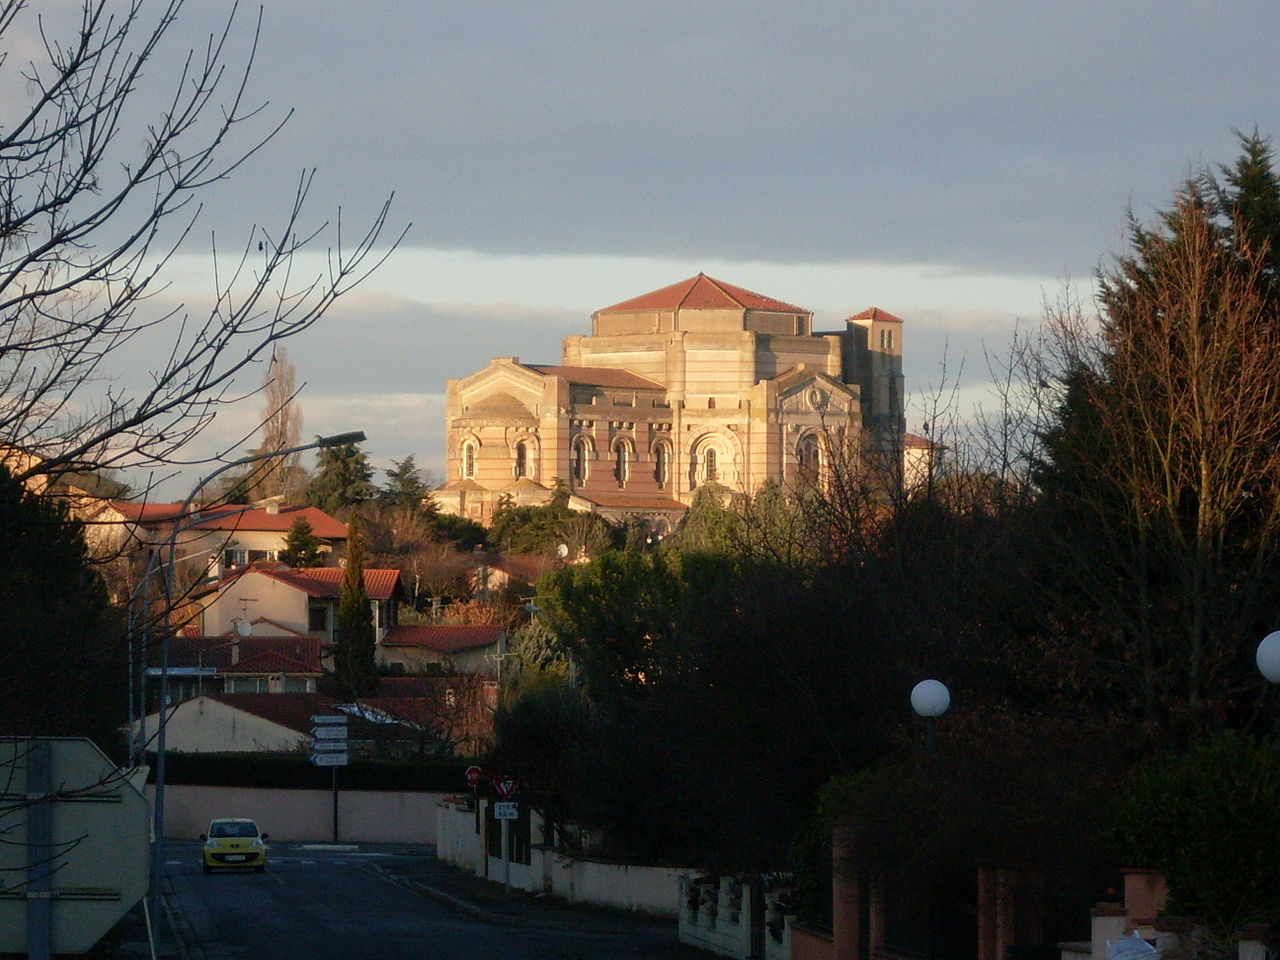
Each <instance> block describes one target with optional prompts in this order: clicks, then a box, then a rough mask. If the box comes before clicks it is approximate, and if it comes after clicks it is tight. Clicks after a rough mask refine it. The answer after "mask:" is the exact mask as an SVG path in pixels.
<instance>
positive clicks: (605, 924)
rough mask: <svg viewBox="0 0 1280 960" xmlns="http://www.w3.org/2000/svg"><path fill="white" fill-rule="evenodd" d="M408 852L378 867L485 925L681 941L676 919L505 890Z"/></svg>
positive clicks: (421, 852) (429, 855)
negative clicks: (627, 932)
mask: <svg viewBox="0 0 1280 960" xmlns="http://www.w3.org/2000/svg"><path fill="white" fill-rule="evenodd" d="M388 852H391V851H390V850H389V851H388ZM396 852H399V851H396ZM404 853H405V859H403V860H401V859H400V858H399V857H396V858H394V859H391V860H389V861H388V862H387V863H386V864H385V865H383V864H377V863H375V864H373V866H374V868H375V869H377V870H379V872H381V873H383V874H385V875H387V876H388V877H390V878H392V879H396V880H398V881H399V882H402V883H404V884H405V885H407V886H409V887H411V888H413V889H414V890H416V891H418V892H419V893H421V894H423V895H424V896H428V897H431V898H432V899H433V900H437V901H439V902H441V903H443V904H445V905H446V906H449V907H451V908H452V909H454V910H457V911H458V912H459V913H463V914H466V915H467V916H471V917H475V918H476V919H478V920H482V921H484V922H485V923H497V924H503V925H506V926H525V927H529V926H536V927H548V928H556V929H560V930H565V929H574V930H587V931H599V932H610V933H616V932H617V931H619V930H634V931H635V932H636V933H638V934H641V935H644V936H649V937H654V938H660V937H662V936H664V935H665V936H669V937H670V939H671V940H672V941H675V939H676V920H675V918H674V917H672V918H664V917H651V916H647V915H644V914H638V913H633V912H630V911H626V910H615V909H609V908H605V907H593V906H589V905H586V904H575V903H568V902H566V901H564V900H561V899H559V898H557V897H551V896H546V895H539V894H532V893H528V892H526V891H524V890H506V889H504V888H503V886H502V884H501V882H496V883H495V882H493V881H491V880H485V879H483V878H481V877H477V876H476V875H475V874H474V873H472V872H471V871H469V870H461V869H459V868H457V867H453V866H450V865H449V864H446V863H444V862H443V861H441V860H437V859H436V857H435V854H434V851H433V850H432V849H431V848H418V849H417V850H416V851H414V850H405V851H404Z"/></svg>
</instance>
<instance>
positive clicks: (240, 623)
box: [235, 617, 253, 637]
mask: <svg viewBox="0 0 1280 960" xmlns="http://www.w3.org/2000/svg"><path fill="white" fill-rule="evenodd" d="M235 624H236V633H238V634H240V636H242V637H251V636H253V624H251V623H250V622H249V621H248V620H241V619H240V618H239V617H237V618H236V621H235Z"/></svg>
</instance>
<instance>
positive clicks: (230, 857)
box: [226, 853, 249, 863]
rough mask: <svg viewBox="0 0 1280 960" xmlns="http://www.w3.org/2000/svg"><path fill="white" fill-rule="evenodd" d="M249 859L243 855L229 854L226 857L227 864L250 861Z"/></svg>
mask: <svg viewBox="0 0 1280 960" xmlns="http://www.w3.org/2000/svg"><path fill="white" fill-rule="evenodd" d="M248 859H249V858H248V857H247V856H245V855H244V854H243V853H229V854H227V856H226V861H227V863H231V862H232V861H233V860H248Z"/></svg>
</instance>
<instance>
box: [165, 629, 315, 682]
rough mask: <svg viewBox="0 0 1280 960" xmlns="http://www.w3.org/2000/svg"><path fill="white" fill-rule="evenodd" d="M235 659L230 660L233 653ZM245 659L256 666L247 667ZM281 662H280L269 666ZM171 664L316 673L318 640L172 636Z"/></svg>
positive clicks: (234, 670)
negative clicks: (235, 661)
mask: <svg viewBox="0 0 1280 960" xmlns="http://www.w3.org/2000/svg"><path fill="white" fill-rule="evenodd" d="M237 648H238V657H239V663H236V664H233V663H232V662H231V661H232V659H234V658H235V656H236V655H237ZM247 663H256V664H259V666H257V667H255V668H253V669H248V668H246V667H245V664H247ZM272 664H282V665H283V666H272ZM169 665H170V666H172V667H200V666H203V667H216V668H217V669H218V671H219V672H221V673H304V674H317V675H318V674H320V673H321V672H322V671H321V668H320V641H319V640H316V639H313V638H311V637H299V636H290V637H241V638H238V639H237V638H231V639H228V638H227V637H225V636H224V637H206V636H201V637H174V638H173V640H172V641H171V642H170V645H169Z"/></svg>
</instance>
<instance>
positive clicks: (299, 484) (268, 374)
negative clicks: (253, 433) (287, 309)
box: [247, 346, 306, 503]
mask: <svg viewBox="0 0 1280 960" xmlns="http://www.w3.org/2000/svg"><path fill="white" fill-rule="evenodd" d="M297 396H298V387H297V373H296V371H295V370H294V366H293V361H292V360H290V359H289V351H288V350H287V349H286V348H285V347H282V346H281V347H277V348H276V350H275V353H274V354H273V355H272V357H271V362H270V364H269V365H268V366H267V369H266V371H265V372H264V373H263V375H262V397H263V412H262V446H261V447H259V448H258V452H261V453H270V452H271V451H273V450H287V449H289V448H290V447H296V446H298V444H299V443H300V442H301V440H300V437H301V434H302V409H301V408H300V407H299V406H298V401H297ZM301 463H302V454H301V453H290V454H285V455H283V456H279V457H271V458H270V459H268V460H264V461H262V462H261V463H260V464H258V465H257V467H256V469H255V470H254V471H253V473H252V474H251V475H250V478H249V483H248V487H249V489H248V491H247V492H248V497H249V500H251V501H252V500H262V499H264V498H266V497H284V499H285V502H286V503H298V502H300V501H301V497H302V490H303V488H304V487H305V486H306V482H305V477H304V476H303V471H302V466H301Z"/></svg>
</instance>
